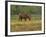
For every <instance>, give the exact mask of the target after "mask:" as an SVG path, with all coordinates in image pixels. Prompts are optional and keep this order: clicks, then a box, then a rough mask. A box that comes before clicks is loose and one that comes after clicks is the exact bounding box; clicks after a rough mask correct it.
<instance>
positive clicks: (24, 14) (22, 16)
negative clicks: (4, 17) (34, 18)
mask: <svg viewBox="0 0 46 37" xmlns="http://www.w3.org/2000/svg"><path fill="white" fill-rule="evenodd" d="M22 19H24V20H25V21H26V20H27V19H29V20H31V16H30V15H29V14H27V13H19V20H21V21H22Z"/></svg>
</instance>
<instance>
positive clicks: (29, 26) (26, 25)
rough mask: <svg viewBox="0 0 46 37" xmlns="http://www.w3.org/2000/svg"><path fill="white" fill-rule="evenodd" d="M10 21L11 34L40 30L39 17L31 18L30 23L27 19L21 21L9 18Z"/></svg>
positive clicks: (17, 18)
mask: <svg viewBox="0 0 46 37" xmlns="http://www.w3.org/2000/svg"><path fill="white" fill-rule="evenodd" d="M10 19H11V20H10V28H11V32H19V31H39V30H41V22H42V21H41V16H32V18H31V20H30V21H29V20H28V19H27V20H26V21H25V20H24V19H23V20H22V21H21V20H19V17H17V16H11V18H10Z"/></svg>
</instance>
